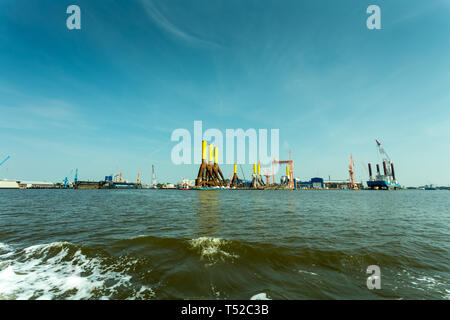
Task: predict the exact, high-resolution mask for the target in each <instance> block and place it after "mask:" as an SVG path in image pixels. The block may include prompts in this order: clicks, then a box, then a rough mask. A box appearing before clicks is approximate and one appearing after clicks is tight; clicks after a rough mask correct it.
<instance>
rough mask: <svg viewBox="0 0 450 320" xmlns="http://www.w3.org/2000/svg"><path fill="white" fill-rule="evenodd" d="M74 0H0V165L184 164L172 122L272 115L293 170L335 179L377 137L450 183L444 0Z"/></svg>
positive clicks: (424, 178) (184, 124) (8, 174)
mask: <svg viewBox="0 0 450 320" xmlns="http://www.w3.org/2000/svg"><path fill="white" fill-rule="evenodd" d="M76 4H77V5H78V6H79V7H80V8H81V17H82V27H81V29H80V30H68V29H67V28H66V18H67V16H68V15H67V13H66V7H67V4H66V3H55V2H54V1H26V2H25V1H15V2H14V4H12V3H11V2H7V1H6V2H2V3H1V4H0V66H1V70H2V72H0V112H1V116H0V132H1V134H2V136H3V138H2V144H1V146H2V147H1V149H0V158H1V159H0V161H1V160H3V159H4V158H5V157H7V156H8V155H10V156H11V159H9V160H8V162H7V163H5V164H4V165H3V166H2V167H0V178H1V179H22V180H40V181H42V180H44V181H48V180H50V181H53V182H61V181H62V180H63V179H64V177H66V176H67V175H68V173H69V172H70V171H71V170H74V169H75V168H78V169H79V172H80V173H79V174H80V179H84V180H99V179H102V178H104V176H106V175H109V174H111V173H116V172H117V168H120V170H121V171H122V172H123V173H124V177H125V178H126V179H127V180H130V181H134V180H136V177H137V173H138V171H139V169H142V181H143V183H148V184H150V182H151V178H152V176H151V168H152V165H155V167H156V172H157V177H158V180H159V181H160V182H174V183H176V182H179V181H180V180H181V179H182V178H183V177H185V178H190V179H194V178H195V171H196V170H197V166H196V165H178V166H176V165H174V164H173V163H172V162H171V158H170V157H171V150H172V148H173V146H174V145H175V144H176V143H175V142H173V141H171V139H170V137H171V133H172V132H173V131H174V130H176V129H178V128H184V129H187V130H189V131H190V132H191V134H192V135H193V123H194V121H196V120H201V121H203V126H204V130H206V129H208V128H217V129H219V130H221V131H222V132H225V130H226V129H237V128H242V129H243V130H247V129H249V128H264V129H267V130H271V129H279V135H280V158H282V159H283V158H284V159H287V158H288V155H289V150H292V159H293V160H294V162H295V164H296V167H295V176H296V177H299V178H301V179H305V180H307V179H310V178H311V177H323V178H324V179H328V177H329V176H330V177H331V179H346V178H347V177H348V159H349V156H350V154H352V155H353V157H354V160H355V178H356V181H366V180H367V179H368V173H367V169H366V166H367V163H368V162H372V163H376V162H380V159H379V156H378V153H377V149H376V145H375V143H374V140H375V139H379V140H380V141H382V142H383V144H384V146H385V147H386V149H387V150H389V154H390V156H391V157H392V159H393V161H394V162H395V164H396V173H397V177H398V180H399V182H400V184H401V185H404V186H421V185H428V184H435V185H443V186H448V185H449V184H450V169H449V167H448V163H449V161H450V148H448V145H449V143H448V141H449V138H450V129H449V128H450V110H449V109H448V105H450V95H449V93H448V89H447V88H448V84H449V83H450V61H449V59H448V56H450V41H449V40H448V39H447V37H442V34H445V33H446V31H450V21H449V20H448V14H449V13H450V5H449V2H448V1H430V2H427V3H410V2H407V1H396V2H395V3H390V2H387V1H378V2H377V4H378V5H379V6H380V7H381V12H382V29H381V30H368V29H367V28H366V19H367V17H368V15H367V13H366V8H367V5H368V4H367V3H361V4H356V5H355V3H354V2H350V1H341V2H339V3H335V2H332V1H324V2H321V3H314V2H313V1H309V2H303V1H302V2H298V1H287V2H285V3H284V4H283V5H280V4H279V2H276V1H266V2H264V3H250V2H236V1H214V2H208V3H203V2H199V1H189V3H178V2H167V1H132V2H130V3H129V5H127V6H126V7H124V6H122V5H120V4H117V3H101V2H92V1H76ZM11 48H14V49H13V50H12V49H11ZM251 166H252V164H250V163H249V164H246V165H245V166H244V170H245V171H246V172H248V173H250V172H251V170H252V169H251ZM232 169H233V168H232V165H223V166H222V170H223V171H224V173H225V175H227V176H228V175H229V174H230V173H231V172H232Z"/></svg>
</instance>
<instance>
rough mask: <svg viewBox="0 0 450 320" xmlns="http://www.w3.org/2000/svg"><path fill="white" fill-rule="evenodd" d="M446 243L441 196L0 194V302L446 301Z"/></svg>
mask: <svg viewBox="0 0 450 320" xmlns="http://www.w3.org/2000/svg"><path fill="white" fill-rule="evenodd" d="M449 240H450V192H448V191H393V192H389V191H276V190H274V191H236V190H224V191H182V190H2V191H0V299H197V298H206V299H250V298H252V297H253V298H255V297H256V298H258V297H263V298H269V299H383V298H388V299H449V298H450V268H449V256H450V255H449V253H450V244H449ZM370 265H378V266H379V267H380V269H381V289H380V290H369V289H368V288H367V285H366V282H367V277H368V276H369V274H366V269H367V267H368V266H370Z"/></svg>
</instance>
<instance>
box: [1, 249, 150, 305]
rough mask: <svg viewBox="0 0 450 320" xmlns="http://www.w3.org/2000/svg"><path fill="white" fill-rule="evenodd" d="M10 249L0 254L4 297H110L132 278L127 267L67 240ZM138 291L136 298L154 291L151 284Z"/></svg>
mask: <svg viewBox="0 0 450 320" xmlns="http://www.w3.org/2000/svg"><path fill="white" fill-rule="evenodd" d="M4 248H5V247H3V249H4ZM9 249H10V252H9V253H10V254H9V255H8V256H4V255H3V256H0V258H1V259H0V297H2V298H3V299H18V300H25V299H43V300H48V299H75V300H81V299H110V298H113V297H114V295H115V294H116V293H117V292H118V291H119V289H123V288H126V287H128V286H129V281H130V279H131V276H130V275H128V274H127V273H126V270H123V271H117V270H114V269H115V267H116V266H115V265H114V264H112V265H111V264H108V263H105V260H107V257H102V256H100V255H98V256H89V255H88V254H86V252H85V251H89V250H86V249H85V248H83V247H82V246H77V245H74V244H71V243H68V242H53V243H49V244H39V245H34V246H30V247H27V248H25V249H22V250H17V251H15V250H12V249H11V248H10V247H9ZM121 269H123V268H121ZM135 291H136V292H135V296H136V298H139V297H142V298H149V297H151V296H152V295H153V291H152V289H151V288H149V287H144V286H142V287H141V288H140V289H139V290H135Z"/></svg>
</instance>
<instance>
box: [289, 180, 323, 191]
mask: <svg viewBox="0 0 450 320" xmlns="http://www.w3.org/2000/svg"><path fill="white" fill-rule="evenodd" d="M294 182H295V187H296V188H297V189H324V188H325V185H324V182H323V179H322V178H317V177H316V178H311V180H310V181H300V179H298V178H296V179H295V180H294Z"/></svg>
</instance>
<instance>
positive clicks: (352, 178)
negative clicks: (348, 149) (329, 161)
mask: <svg viewBox="0 0 450 320" xmlns="http://www.w3.org/2000/svg"><path fill="white" fill-rule="evenodd" d="M353 165H354V162H353V155H350V165H349V166H348V169H349V170H348V172H349V174H350V185H349V187H350V189H356V183H355V170H354V169H353Z"/></svg>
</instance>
